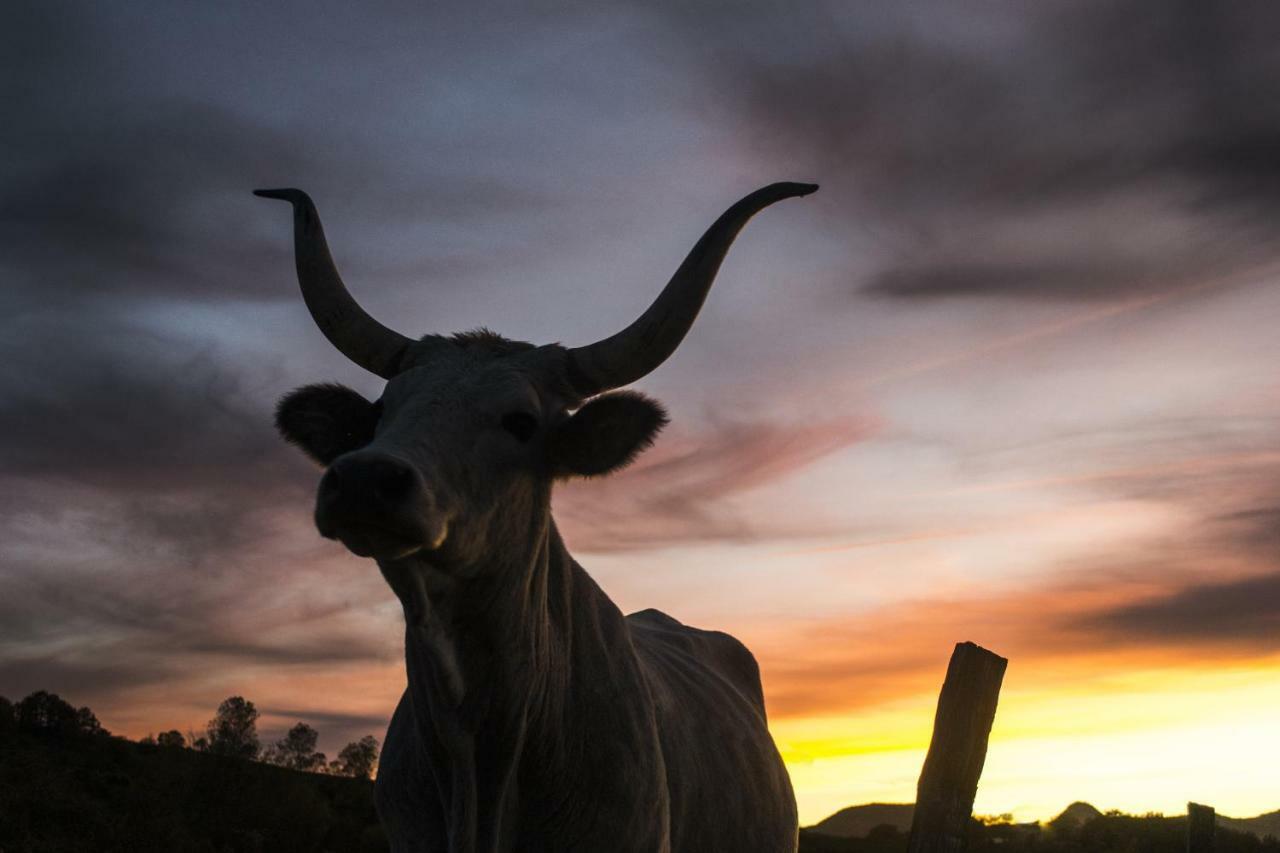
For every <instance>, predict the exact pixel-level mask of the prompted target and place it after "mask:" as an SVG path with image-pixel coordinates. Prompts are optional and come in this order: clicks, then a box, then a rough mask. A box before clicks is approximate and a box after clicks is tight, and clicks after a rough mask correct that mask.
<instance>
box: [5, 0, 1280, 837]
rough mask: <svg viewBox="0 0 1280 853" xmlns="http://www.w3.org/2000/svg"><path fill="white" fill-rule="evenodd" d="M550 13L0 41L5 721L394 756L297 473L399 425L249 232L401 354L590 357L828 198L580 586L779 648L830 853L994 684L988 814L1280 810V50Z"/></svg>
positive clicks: (1000, 16)
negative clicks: (301, 414) (792, 191)
mask: <svg viewBox="0 0 1280 853" xmlns="http://www.w3.org/2000/svg"><path fill="white" fill-rule="evenodd" d="M522 5H523V7H524V11H513V10H510V9H508V10H502V11H499V10H497V9H496V7H489V8H488V9H487V10H486V9H477V8H474V7H473V6H472V5H471V4H462V3H458V4H430V6H428V4H421V3H407V2H406V3H369V4H351V3H331V2H311V3H301V2H288V3H284V2H281V3H269V4H267V3H219V4H212V3H210V4H202V5H199V6H197V5H194V4H183V3H162V2H153V3H140V2H114V3H89V2H82V3H60V2H53V0H40V2H25V0H19V2H17V3H16V5H15V4H9V6H8V8H7V9H6V15H5V20H6V23H5V25H4V26H3V27H0V81H3V82H2V83H0V87H3V90H4V94H5V97H4V99H3V103H4V106H3V107H0V109H3V110H4V111H5V113H6V115H4V116H3V121H2V125H3V127H4V131H3V132H0V276H2V278H0V281H2V282H3V287H0V306H2V307H3V310H0V695H5V696H8V697H9V698H11V699H17V698H20V697H21V696H23V695H25V694H26V693H28V692H30V691H32V690H36V689H41V688H43V689H48V690H52V691H55V692H57V693H59V694H61V695H62V696H63V697H64V698H66V699H68V700H69V701H71V702H73V703H74V704H76V705H89V706H91V707H92V708H93V709H94V710H95V711H96V712H97V714H98V716H99V718H100V719H101V720H102V722H103V724H104V725H105V726H106V727H107V728H109V729H111V730H112V731H113V732H116V733H118V734H124V735H128V736H130V737H140V736H142V735H145V734H147V733H148V732H153V731H159V730H163V729H169V728H178V729H181V730H187V729H199V728H202V727H203V724H204V722H205V721H206V720H208V718H209V717H210V716H211V715H212V712H213V710H214V708H215V707H216V706H217V704H218V702H219V701H220V700H221V699H223V698H224V697H226V696H228V695H231V694H242V695H244V696H246V697H248V698H249V699H251V700H252V701H254V702H255V703H256V704H257V706H258V707H259V708H260V709H261V710H262V711H263V721H262V724H261V727H262V729H263V730H264V732H265V734H266V735H267V736H268V737H272V736H278V735H279V734H280V733H281V732H282V731H283V730H284V729H286V728H287V727H288V726H289V725H291V724H293V723H294V722H295V721H297V720H305V721H307V722H309V723H311V724H312V725H314V726H315V727H317V728H318V729H319V730H320V732H321V734H322V742H321V746H322V747H323V748H325V749H327V750H329V752H330V753H331V754H332V753H333V752H335V751H336V750H337V749H338V748H340V747H341V746H342V744H344V743H346V742H347V741H348V740H351V739H353V738H355V737H359V736H360V735H363V734H366V733H374V734H376V735H377V736H378V737H379V738H381V736H382V734H383V730H384V729H385V726H386V722H387V719H388V718H389V715H390V712H391V710H392V708H393V707H394V704H395V702H396V700H397V698H398V696H399V694H400V691H401V690H402V688H403V684H404V673H403V658H402V649H401V642H402V637H403V622H402V618H401V615H400V610H399V605H398V603H397V601H396V599H395V598H394V596H393V595H392V593H391V592H390V590H389V589H388V588H387V587H386V585H385V583H384V582H383V580H382V578H381V577H380V575H379V574H378V571H377V568H376V567H375V566H374V565H373V564H372V563H371V562H368V561H362V560H360V559H358V558H356V557H354V556H351V555H350V554H348V553H346V552H345V551H344V550H343V549H342V548H341V546H339V545H337V544H336V543H333V542H329V541H326V540H323V539H321V538H320V537H319V536H318V534H317V533H316V532H315V529H314V526H313V525H312V522H311V504H312V500H313V494H314V489H315V484H316V481H317V471H316V470H315V469H314V468H313V467H312V466H311V465H310V464H309V463H308V462H307V461H306V460H305V459H304V458H303V457H302V456H301V454H299V453H297V452H296V451H294V450H291V449H290V448H289V447H287V446H286V445H285V444H284V443H283V442H282V441H280V440H279V439H278V438H277V437H276V435H275V433H274V431H273V429H272V426H271V411H272V408H273V406H274V404H275V401H276V400H277V399H278V398H279V397H280V396H281V395H282V394H284V393H285V392H287V391H289V390H290V389H292V388H294V387H296V386H298V385H301V384H305V383H309V382H317V381H339V382H345V383H347V384H349V385H351V386H352V387H355V388H356V389H358V390H360V391H362V392H363V393H365V394H366V395H367V396H370V397H376V396H377V395H378V394H379V393H380V391H381V383H380V381H379V380H377V379H376V378H374V377H372V376H370V375H368V374H366V373H364V372H362V371H361V370H360V369H359V368H357V367H355V366H354V365H352V364H350V363H349V362H347V361H346V360H345V359H344V358H343V356H341V355H340V354H339V353H338V352H337V351H336V350H334V349H333V348H332V347H331V346H330V345H329V344H328V343H327V342H326V341H325V340H324V338H323V337H322V336H321V335H320V333H319V332H318V331H317V329H316V327H315V325H314V324H313V322H312V320H311V319H310V317H309V316H308V314H307V311H306V309H305V308H304V306H303V304H302V301H301V299H300V297H299V295H298V290H297V284H296V282H295V279H294V274H293V266H292V259H291V240H290V230H289V219H288V216H287V214H286V211H285V210H284V209H283V208H282V206H280V205H279V204H278V203H272V202H265V201H262V200H261V199H256V198H254V197H253V196H252V195H250V190H252V189H253V188H255V187H260V186H298V187H302V188H304V189H306V190H307V191H308V192H310V193H311V194H312V196H313V197H314V198H315V200H316V202H317V204H318V206H319V209H320V211H321V214H322V215H323V216H324V218H325V223H326V226H327V229H328V232H329V239H330V243H331V246H332V248H333V251H334V254H335V256H336V258H337V261H338V263H339V265H340V266H341V268H342V269H343V271H344V274H345V276H346V278H347V281H348V284H349V285H350V286H351V288H352V290H353V291H354V292H355V294H356V295H357V297H358V298H359V299H360V301H361V302H362V303H363V304H364V305H365V307H366V308H368V309H369V310H370V312H371V313H373V314H374V315H375V316H377V317H379V318H380V319H382V320H383V321H384V322H387V323H388V324H389V325H393V326H395V327H396V328H397V329H399V330H400V331H402V332H404V333H406V334H414V335H416V334H422V333H426V332H441V333H447V332H454V331H460V330H464V329H470V328H474V327H477V326H480V325H485V326H489V327H491V328H493V329H495V330H497V331H499V332H501V333H503V334H505V335H507V336H509V337H513V338H517V339H522V340H530V341H536V342H552V341H561V342H563V343H565V344H566V345H577V344H583V343H588V342H590V341H593V340H596V339H598V338H600V337H603V336H605V335H607V334H610V333H612V332H614V331H617V330H618V329H620V328H622V327H623V326H624V325H625V324H626V323H628V322H630V321H631V320H632V319H633V318H634V317H635V316H637V315H638V314H639V313H640V311H642V310H643V308H644V307H645V306H647V305H648V303H649V301H650V300H651V299H652V298H653V297H654V296H655V295H656V293H657V292H658V290H659V289H660V288H661V286H662V285H663V284H664V283H665V282H666V280H667V278H668V277H669V276H670V274H671V272H672V271H674V269H675V267H676V265H677V264H678V263H679V261H680V260H681V259H682V258H683V256H684V253H685V252H686V251H687V250H688V249H689V247H690V246H692V244H693V242H694V240H695V239H696V238H697V236H698V235H699V234H700V233H701V231H702V230H703V229H704V228H705V227H706V226H707V225H709V224H710V223H711V221H712V220H713V219H714V218H715V217H716V216H717V215H718V214H719V213H720V212H721V211H722V210H723V209H724V208H725V207H726V206H727V205H728V204H730V203H731V202H733V201H735V200H736V199H737V198H738V197H740V196H742V195H744V194H745V193H747V192H748V191H750V190H752V189H755V188H756V187H758V186H761V185H763V184H767V183H770V182H772V181H776V180H794V181H813V182H816V183H819V184H821V186H822V189H821V191H820V192H818V193H817V194H816V195H814V196H811V197H809V198H805V199H802V200H797V201H788V202H786V203H784V204H779V205H778V206H776V207H773V208H770V209H769V210H767V211H765V212H764V213H763V214H761V215H760V216H759V217H758V218H757V219H756V220H754V221H753V222H752V223H751V225H750V226H749V227H748V228H747V229H746V230H745V231H744V233H743V235H742V237H741V239H740V241H739V243H738V244H737V245H736V246H735V247H734V249H733V251H732V252H731V254H730V255H729V259H728V261H727V263H726V264H725V266H724V268H723V270H722V272H721V275H720V278H719V280H718V283H717V285H716V287H715V289H714V290H713V291H712V293H711V297H710V299H709V300H708V303H707V306H706V309H705V310H704V311H703V314H702V316H701V318H700V320H699V322H698V323H697V325H696V326H695V327H694V330H693V332H692V333H691V334H690V336H689V337H688V339H687V340H686V342H685V344H684V345H683V347H682V348H681V349H680V351H679V352H678V353H677V355H676V356H675V357H673V358H672V359H671V360H670V361H668V362H667V364H666V365H665V366H663V367H662V368H660V369H659V370H658V371H656V372H655V373H653V374H652V375H650V376H649V377H648V378H646V379H645V380H643V381H642V382H641V383H639V386H638V387H640V388H641V389H643V390H644V391H646V392H648V393H651V394H653V395H654V396H656V397H658V398H659V399H661V400H662V401H663V402H664V403H665V404H666V405H667V407H668V409H669V411H670V414H671V416H672V424H671V426H670V427H668V429H667V431H666V432H665V433H664V434H663V437H662V438H661V439H660V440H659V442H658V443H657V445H656V446H655V447H654V448H653V449H652V450H651V451H649V452H648V453H647V454H646V455H645V456H644V457H642V460H641V461H640V462H639V463H637V464H636V465H635V466H633V467H632V468H631V469H629V470H627V471H626V472H624V473H623V474H621V475H619V476H615V477H613V478H611V479H609V480H602V481H593V482H585V483H575V484H572V485H570V486H568V487H566V488H562V489H561V490H560V491H559V492H558V493H557V495H556V499H555V513H556V518H557V521H558V523H559V525H560V527H561V529H562V531H563V532H564V534H565V537H566V539H567V540H568V544H569V546H570V549H571V551H573V553H574V554H575V556H576V557H577V558H578V560H579V562H581V563H582V564H583V566H584V567H585V568H586V569H587V570H588V571H589V572H590V573H591V574H592V575H593V576H594V577H595V578H596V579H597V580H598V581H599V582H600V584H601V585H602V586H603V587H604V588H605V589H606V590H607V591H608V592H609V593H610V594H611V595H612V596H613V598H614V600H615V601H616V602H617V603H618V604H619V606H621V607H622V608H623V609H624V610H626V611H631V610H636V609H641V608H645V607H658V608H660V609H663V610H665V611H667V612H668V613H670V614H671V615H673V616H676V617H677V618H679V619H681V620H682V621H685V622H689V623H692V624H696V625H699V626H702V627H710V628H717V629H722V630H726V631H729V632H731V633H733V634H735V635H736V636H738V637H739V638H741V639H742V640H744V641H745V642H746V643H747V644H748V646H750V647H751V648H752V650H753V651H754V652H755V654H756V656H757V657H758V659H759V660H760V663H761V667H762V670H763V676H764V683H765V692H766V696H767V700H768V707H769V713H770V719H771V727H772V729H773V732H774V735H775V737H776V738H777V740H778V743H779V746H780V748H781V749H782V751H783V754H784V757H785V758H786V760H787V762H788V765H789V767H790V770H791V774H792V778H793V780H794V783H795V786H796V791H797V796H798V799H799V803H800V810H801V819H802V822H805V823H812V822H814V821H816V820H818V819H821V818H822V817H824V816H826V815H827V814H829V813H830V812H832V811H835V810H836V809H838V808H840V807H842V806H845V805H850V804H854V803H861V802H869V801H899V802H902V801H910V800H911V799H912V798H913V797H914V789H915V780H916V777H917V775H918V773H919V770H920V765H921V762H922V761H923V757H924V750H925V748H926V747H927V744H928V739H929V734H930V728H931V725H932V718H933V711H934V704H935V702H936V698H937V691H938V688H939V687H940V686H941V682H942V677H943V674H944V672H945V668H946V662H947V658H948V656H949V655H950V652H951V649H952V647H953V645H954V644H955V643H956V642H957V641H961V640H972V641H975V642H977V643H980V644H982V645H984V646H986V647H988V648H990V649H992V650H994V651H996V652H998V653H1000V654H1002V655H1004V656H1006V657H1008V658H1009V660H1010V663H1009V667H1008V672H1007V674H1006V677H1005V683H1004V690H1003V693H1002V695H1001V702H1000V707H999V711H998V713H997V716H996V722H995V728H994V731H993V733H992V741H991V748H990V752H989V754H988V759H987V767H986V771H985V773H984V776H983V780H982V784H981V786H980V788H979V793H978V801H977V805H976V809H977V811H979V812H983V813H999V812H1012V813H1014V814H1015V815H1016V816H1017V817H1019V818H1021V819H1037V818H1046V817H1051V816H1052V815H1054V814H1056V813H1057V812H1058V811H1060V810H1061V809H1062V808H1063V807H1064V806H1066V805H1067V804H1068V803H1069V802H1071V801H1072V800H1076V799H1085V800H1089V801H1090V802H1092V803H1093V804H1094V805H1096V806H1098V807H1100V808H1122V809H1125V810H1128V811H1148V810H1159V811H1165V812H1168V813H1177V812H1182V811H1184V810H1185V805H1186V802H1187V800H1189V799H1192V800H1196V801H1198V802H1205V803H1210V804H1212V805H1214V806H1216V807H1217V809H1218V811H1219V812H1221V813H1225V814H1228V815H1235V816H1249V815H1253V814H1257V813H1260V812H1264V811H1271V810H1274V809H1277V808H1280V712H1278V711H1277V709H1280V333H1277V329H1278V328H1280V7H1278V6H1277V5H1276V4H1275V3H1274V2H1271V0H1245V2H1238V3H1232V4H1229V6H1227V5H1225V4H1215V3H1212V2H1210V0H1163V2H1156V0H1150V2H1145V0H1144V2H1138V1H1137V0H1072V2H1065V0H1047V2H1040V3H1036V4H1021V5H1017V4H1001V3H988V2H977V0H973V2H957V0H929V1H928V2H907V3H898V2H889V0H885V2H876V3H852V2H831V3H821V2H806V3H777V4H752V3H733V4H730V3H720V2H706V3H688V2H677V0H664V2H652V3H635V4H632V3H617V4H612V3H572V4H570V3H564V4H542V3H535V4H522Z"/></svg>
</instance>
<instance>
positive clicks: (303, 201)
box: [253, 189, 412, 379]
mask: <svg viewBox="0 0 1280 853" xmlns="http://www.w3.org/2000/svg"><path fill="white" fill-rule="evenodd" d="M253 194H254V195H257V196H262V197H263V198H278V199H282V200H284V201H287V202H289V203H290V204H292V205H293V247H294V258H295V261H296V263H297V266H298V284H300V285H301V286H302V298H303V300H304V301H305V302H306V303H307V308H308V309H309V310H310V311H311V316H312V318H313V319H314V320H315V321H316V325H317V326H319V327H320V331H322V332H324V336H325V337H326V338H328V339H329V342H330V343H332V344H333V345H334V346H335V347H337V348H338V351H339V352H341V353H342V354H343V355H345V356H346V357H347V358H349V359H351V360H352V361H354V362H355V363H356V364H358V365H360V366H361V367H363V368H364V369H365V370H368V371H369V372H370V373H376V374H378V375H379V376H381V377H382V378H383V379H390V378H391V377H392V376H395V375H396V373H398V372H399V370H400V362H401V360H402V359H403V358H404V353H405V350H406V348H407V347H408V346H409V344H411V343H412V341H411V340H410V339H409V338H406V337H405V336H404V335H402V334H400V333H399V332H397V331H394V330H392V329H388V328H387V327H386V326H384V325H382V324H381V323H379V322H378V321H377V320H375V319H373V318H372V317H370V316H369V315H368V314H367V313H366V312H365V310H364V309H363V308H361V307H360V304H359V303H358V302H356V301H355V299H353V298H352V296H351V294H350V293H348V292H347V286H346V285H345V284H343V283H342V277H341V276H340V275H338V268H337V267H336V266H334V263H333V258H332V256H330V254H329V244H328V243H327V242H325V239H324V228H323V227H322V226H321V225H320V214H318V213H317V212H316V206H315V204H314V203H312V201H311V197H310V196H308V195H307V194H306V193H304V192H303V191H302V190H295V189H281V190H254V191H253Z"/></svg>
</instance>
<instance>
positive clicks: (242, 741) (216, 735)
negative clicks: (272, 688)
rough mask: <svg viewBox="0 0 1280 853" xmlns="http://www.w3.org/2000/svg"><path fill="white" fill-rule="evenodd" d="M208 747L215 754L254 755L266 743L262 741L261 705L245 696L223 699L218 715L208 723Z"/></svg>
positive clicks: (234, 756)
mask: <svg viewBox="0 0 1280 853" xmlns="http://www.w3.org/2000/svg"><path fill="white" fill-rule="evenodd" d="M205 734H206V736H207V741H206V742H207V744H208V746H207V747H206V750H207V751H208V752H211V753H213V754H214V755H228V756H231V757H233V758H248V759H254V758H257V757H258V752H259V751H261V749H262V746H261V745H260V744H259V743H258V709H257V708H255V707H254V706H253V703H252V702H250V701H249V700H247V699H245V698H244V697H243V696H230V697H228V698H226V699H223V700H222V704H221V705H219V706H218V713H217V715H216V716H215V717H214V718H213V719H212V720H210V721H209V724H208V725H207V726H206V727H205Z"/></svg>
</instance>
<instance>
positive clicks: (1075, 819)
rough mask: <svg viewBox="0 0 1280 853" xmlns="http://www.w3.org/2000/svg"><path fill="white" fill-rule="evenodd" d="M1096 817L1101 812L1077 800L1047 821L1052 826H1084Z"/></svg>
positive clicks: (1099, 815) (1100, 814) (1100, 815)
mask: <svg viewBox="0 0 1280 853" xmlns="http://www.w3.org/2000/svg"><path fill="white" fill-rule="evenodd" d="M1096 817H1102V812H1100V811H1098V810H1097V809H1095V808H1094V807H1093V806H1092V805H1090V804H1089V803H1082V802H1080V801H1079V800H1077V801H1076V802H1074V803H1072V804H1071V805H1069V806H1067V807H1066V808H1065V809H1063V810H1062V814H1060V815H1058V816H1057V817H1055V818H1054V819H1053V820H1051V821H1049V822H1048V823H1049V824H1050V825H1052V826H1084V825H1085V824H1086V823H1088V822H1089V821H1091V820H1093V819H1094V818H1096Z"/></svg>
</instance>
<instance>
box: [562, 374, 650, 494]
mask: <svg viewBox="0 0 1280 853" xmlns="http://www.w3.org/2000/svg"><path fill="white" fill-rule="evenodd" d="M666 425H667V413H666V411H665V410H664V409H663V408H662V406H661V405H659V404H658V403H657V402H656V401H654V400H651V399H649V398H648V397H646V396H644V395H643V394H638V393H636V392H634V391H619V392H617V393H614V394H605V395H603V396H600V397H596V398H595V399H594V400H592V401H591V402H589V403H587V404H586V405H584V406H583V407H582V408H581V409H578V411H577V412H575V413H574V415H573V417H571V418H569V419H568V420H567V421H565V422H564V423H562V424H560V425H559V426H558V427H556V428H555V430H554V431H553V432H552V433H551V435H550V437H549V439H548V442H547V453H548V458H549V460H550V463H551V467H552V471H553V472H554V473H555V475H556V476H557V477H596V476H599V475H601V474H609V473H611V472H613V471H617V470H618V469H619V468H624V467H626V466H627V465H628V464H630V463H631V461H632V460H633V459H635V458H636V456H638V455H639V454H640V452H641V451H642V450H644V449H645V448H647V447H648V446H649V445H651V444H653V440H654V439H655V438H656V437H657V435H658V431H659V430H661V429H662V428H663V427H664V426H666Z"/></svg>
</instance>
